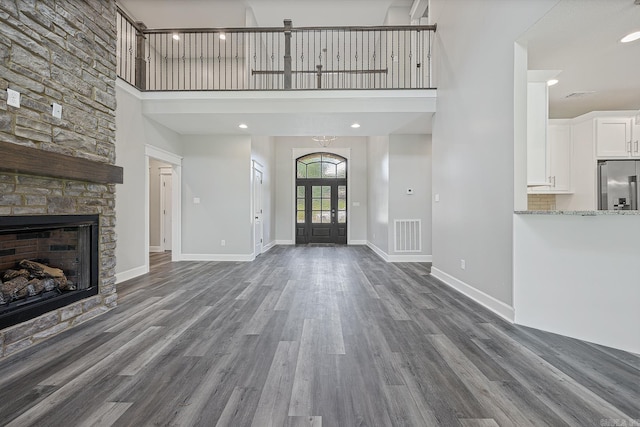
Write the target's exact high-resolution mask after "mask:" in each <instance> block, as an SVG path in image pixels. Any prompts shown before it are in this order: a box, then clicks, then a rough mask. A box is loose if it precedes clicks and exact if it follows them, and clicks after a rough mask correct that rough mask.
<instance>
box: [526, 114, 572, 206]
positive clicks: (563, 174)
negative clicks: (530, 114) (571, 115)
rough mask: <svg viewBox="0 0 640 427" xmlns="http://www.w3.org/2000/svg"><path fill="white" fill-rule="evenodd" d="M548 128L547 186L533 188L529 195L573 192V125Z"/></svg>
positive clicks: (529, 190) (552, 125) (554, 125)
mask: <svg viewBox="0 0 640 427" xmlns="http://www.w3.org/2000/svg"><path fill="white" fill-rule="evenodd" d="M553 122H556V121H555V120H551V121H550V122H549V126H548V127H547V144H546V145H547V147H546V154H547V156H546V158H545V169H546V171H547V176H546V177H545V181H546V182H547V184H546V185H536V186H531V187H529V189H528V193H529V194H564V193H570V192H571V191H572V187H571V167H572V139H571V125H569V124H553Z"/></svg>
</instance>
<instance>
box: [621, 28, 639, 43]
mask: <svg viewBox="0 0 640 427" xmlns="http://www.w3.org/2000/svg"><path fill="white" fill-rule="evenodd" d="M638 39H640V31H636V32H634V33H631V34H627V35H626V36H624V37H623V38H621V39H620V41H621V42H622V43H629V42H633V41H636V40H638Z"/></svg>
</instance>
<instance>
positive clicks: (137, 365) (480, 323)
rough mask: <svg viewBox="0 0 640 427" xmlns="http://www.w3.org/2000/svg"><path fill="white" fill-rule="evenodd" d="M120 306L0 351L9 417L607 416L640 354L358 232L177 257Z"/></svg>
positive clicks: (638, 374) (133, 287)
mask: <svg viewBox="0 0 640 427" xmlns="http://www.w3.org/2000/svg"><path fill="white" fill-rule="evenodd" d="M170 256H171V255H170V253H165V254H153V255H152V257H151V262H152V266H151V272H150V273H149V274H147V275H144V276H141V277H138V278H135V279H132V280H130V281H128V282H125V283H122V284H119V285H118V294H119V301H118V307H116V308H115V309H113V310H111V311H109V312H108V313H106V314H104V315H103V316H100V317H98V318H96V319H92V320H90V321H87V322H85V323H83V324H81V325H79V326H77V327H75V328H74V329H71V330H67V331H65V332H62V333H60V334H59V335H56V336H53V337H51V338H50V339H48V340H46V341H44V342H42V343H39V344H37V345H34V346H32V347H30V348H27V349H25V350H24V351H22V352H19V353H16V354H14V355H12V356H10V357H6V358H4V359H0V412H1V413H2V414H4V415H3V419H2V422H1V423H2V424H3V425H13V426H21V427H22V426H41V425H52V426H53V425H55V426H57V425H114V426H143V425H167V426H207V427H209V426H212V425H230V426H234V427H235V426H249V425H252V424H253V425H255V426H262V425H273V426H276V425H277V426H294V427H297V426H321V425H322V424H324V425H325V426H341V425H344V426H352V425H354V426H355V425H358V426H365V425H366V426H387V425H388V426H401V425H416V426H420V427H422V426H454V427H455V426H463V427H467V426H481V427H489V426H492V427H495V426H496V425H518V426H520V425H536V426H537V425H547V426H552V427H560V426H588V425H600V424H601V420H603V419H604V420H605V422H606V420H608V419H611V420H624V421H625V422H626V423H627V424H630V423H632V422H635V420H638V419H640V404H639V403H638V402H640V391H639V389H638V384H640V357H638V356H637V355H633V354H630V353H625V352H621V351H618V350H614V349H606V348H603V347H600V346H596V345H594V344H589V343H584V342H581V341H578V340H574V339H570V338H566V337H561V336H558V335H554V334H548V333H545V332H541V331H535V330H531V329H529V328H523V327H519V326H517V325H512V324H508V323H506V322H505V321H504V320H503V319H501V318H499V317H497V316H496V315H494V314H493V313H491V312H490V311H488V310H487V309H485V308H484V307H482V306H480V305H478V304H477V303H475V302H474V301H471V300H469V299H468V298H466V297H464V296H463V295H460V294H459V293H457V292H456V291H454V290H452V289H451V288H449V287H448V286H446V285H444V284H443V283H441V282H439V281H438V280H437V279H435V278H433V277H432V276H430V275H429V271H430V265H429V264H428V263H403V264H393V263H387V262H384V261H382V260H381V259H380V258H379V257H378V256H377V255H376V254H375V253H374V252H373V251H371V250H370V249H368V248H366V247H357V246H332V247H328V246H313V245H309V246H305V245H302V246H276V247H274V248H272V249H271V250H269V251H268V252H267V253H264V254H261V255H260V256H259V257H257V258H256V260H255V261H253V262H191V261H189V262H171V261H170Z"/></svg>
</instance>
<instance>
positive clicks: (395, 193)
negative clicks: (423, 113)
mask: <svg viewBox="0 0 640 427" xmlns="http://www.w3.org/2000/svg"><path fill="white" fill-rule="evenodd" d="M408 188H411V189H412V190H413V194H411V195H409V194H407V189H408ZM396 219H419V220H421V223H422V233H421V238H422V251H420V252H417V253H412V254H402V255H405V256H406V255H431V135H390V136H389V227H388V229H389V249H388V254H389V255H395V254H396V252H395V251H394V241H395V240H394V233H395V231H394V221H395V220H396ZM428 260H429V261H430V259H428Z"/></svg>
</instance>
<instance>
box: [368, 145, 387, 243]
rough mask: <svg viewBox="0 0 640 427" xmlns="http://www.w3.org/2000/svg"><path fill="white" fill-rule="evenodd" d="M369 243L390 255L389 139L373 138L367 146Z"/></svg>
mask: <svg viewBox="0 0 640 427" xmlns="http://www.w3.org/2000/svg"><path fill="white" fill-rule="evenodd" d="M367 163H368V173H367V177H368V185H367V191H368V198H369V207H368V215H367V241H368V242H369V244H370V245H373V249H374V250H376V249H377V250H378V251H381V252H382V253H383V254H388V253H389V137H388V136H371V137H369V138H368V144H367Z"/></svg>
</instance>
